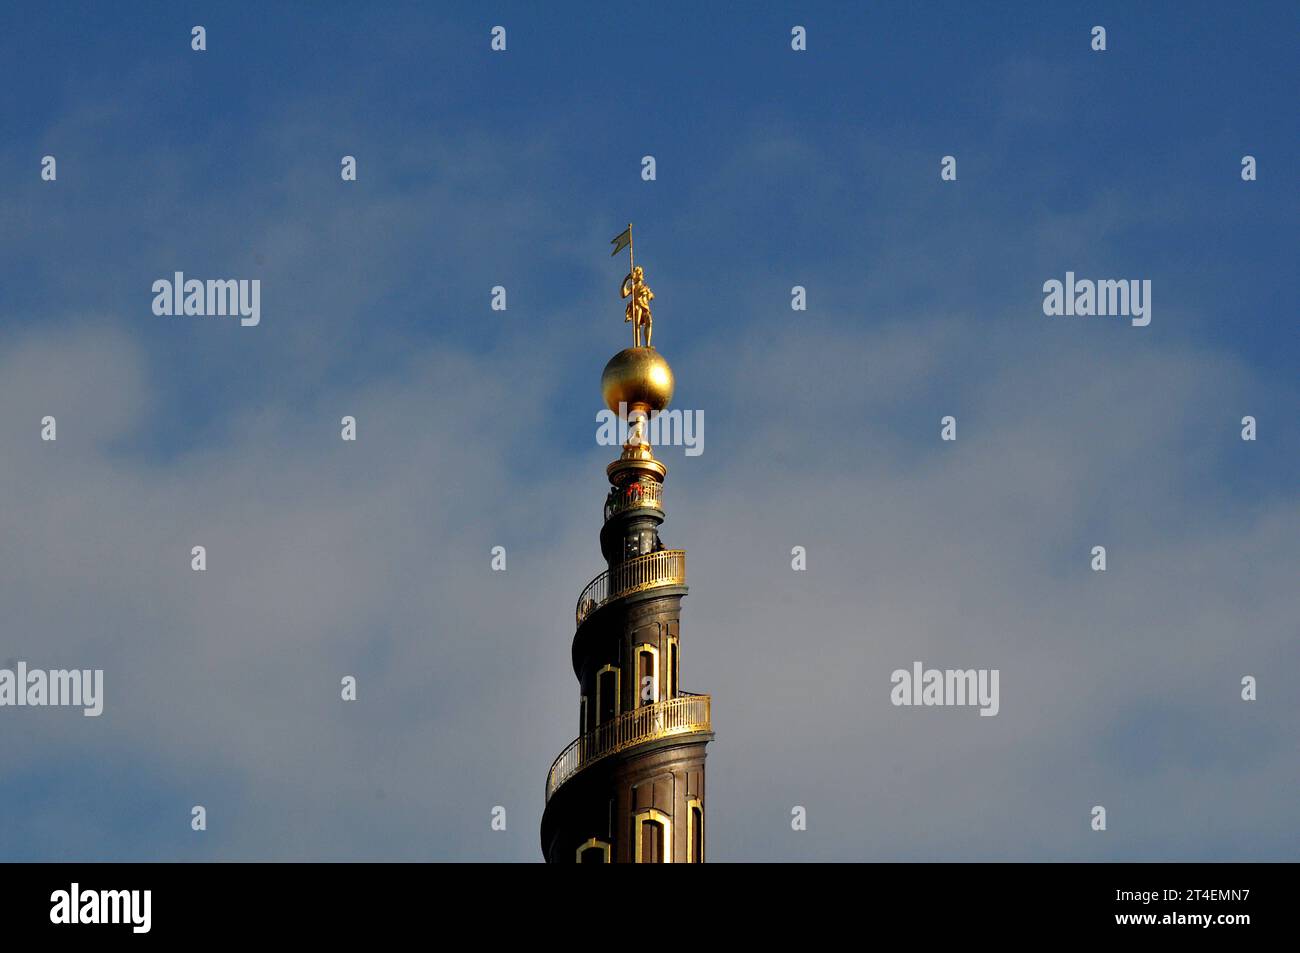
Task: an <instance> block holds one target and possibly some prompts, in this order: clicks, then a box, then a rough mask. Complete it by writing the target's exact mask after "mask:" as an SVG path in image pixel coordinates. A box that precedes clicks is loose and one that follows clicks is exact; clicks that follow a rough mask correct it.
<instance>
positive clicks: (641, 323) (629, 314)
mask: <svg viewBox="0 0 1300 953" xmlns="http://www.w3.org/2000/svg"><path fill="white" fill-rule="evenodd" d="M610 244H611V245H613V246H614V250H613V251H612V252H610V257H611V258H612V257H613V256H614V255H617V254H618V253H619V252H621V251H622V250H623V249H624V248H625V247H626V248H627V277H626V278H624V279H623V284H622V286H621V287H620V288H619V296H620V297H623V298H631V299H632V300H631V301H629V302H628V303H627V308H626V309H624V311H623V315H624V317H623V323H624V324H627V323H628V322H631V324H632V346H633V347H640V346H641V329H642V328H645V346H646V347H650V332H651V330H652V328H653V321H652V319H651V316H650V302H651V301H653V300H654V296H655V293H654V292H653V291H651V290H650V286H649V285H647V284H646V283H645V272H644V271H643V270H642V269H641V268H640V267H638V266H637V264H636V262H635V261H634V260H633V258H632V223H631V222H628V225H627V228H626V229H625V230H624V231H623V233H622V234H621V235H619V236H617V237H616V238H614V239H612V240H611V241H610Z"/></svg>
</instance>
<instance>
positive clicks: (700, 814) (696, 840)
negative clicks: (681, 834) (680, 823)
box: [686, 797, 704, 864]
mask: <svg viewBox="0 0 1300 953" xmlns="http://www.w3.org/2000/svg"><path fill="white" fill-rule="evenodd" d="M686 810H687V811H688V812H689V814H690V817H689V819H688V822H687V826H686V862H687V863H688V864H702V863H704V802H703V801H701V800H700V799H699V798H697V797H696V798H691V799H690V800H689V801H687V802H686Z"/></svg>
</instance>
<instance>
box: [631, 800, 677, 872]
mask: <svg viewBox="0 0 1300 953" xmlns="http://www.w3.org/2000/svg"><path fill="white" fill-rule="evenodd" d="M632 836H633V837H634V838H635V843H636V862H637V863H638V864H668V863H672V859H673V822H672V821H670V820H669V819H668V815H667V814H664V813H663V812H662V811H656V810H654V809H653V808H651V809H650V810H646V811H641V812H639V813H638V814H637V815H636V816H635V817H634V818H633V819H632Z"/></svg>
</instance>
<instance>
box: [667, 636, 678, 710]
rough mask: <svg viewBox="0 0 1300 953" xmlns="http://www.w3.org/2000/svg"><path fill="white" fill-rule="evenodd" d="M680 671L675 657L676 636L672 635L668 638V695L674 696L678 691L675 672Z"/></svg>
mask: <svg viewBox="0 0 1300 953" xmlns="http://www.w3.org/2000/svg"><path fill="white" fill-rule="evenodd" d="M679 671H680V663H679V661H678V658H677V636H675V635H674V636H672V637H671V638H669V640H668V697H669V698H676V697H677V694H678V692H679V689H678V687H677V673H678V672H679Z"/></svg>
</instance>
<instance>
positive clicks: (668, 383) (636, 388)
mask: <svg viewBox="0 0 1300 953" xmlns="http://www.w3.org/2000/svg"><path fill="white" fill-rule="evenodd" d="M600 391H601V394H602V396H604V398H605V406H606V407H608V408H609V409H610V410H612V411H613V412H614V413H618V412H619V404H620V403H621V404H625V405H626V409H627V410H629V411H631V410H643V411H652V410H653V411H659V410H664V409H665V408H667V406H668V405H669V403H671V402H672V399H673V369H672V368H671V367H669V366H668V362H667V361H665V360H664V359H663V357H662V356H661V355H660V354H659V352H658V351H656V350H655V349H654V348H652V347H629V348H626V349H625V350H622V351H619V352H618V353H617V354H615V355H614V356H613V357H611V358H610V359H609V363H608V364H606V365H605V372H604V373H603V374H601V375H600Z"/></svg>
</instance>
